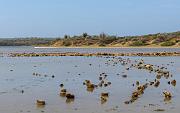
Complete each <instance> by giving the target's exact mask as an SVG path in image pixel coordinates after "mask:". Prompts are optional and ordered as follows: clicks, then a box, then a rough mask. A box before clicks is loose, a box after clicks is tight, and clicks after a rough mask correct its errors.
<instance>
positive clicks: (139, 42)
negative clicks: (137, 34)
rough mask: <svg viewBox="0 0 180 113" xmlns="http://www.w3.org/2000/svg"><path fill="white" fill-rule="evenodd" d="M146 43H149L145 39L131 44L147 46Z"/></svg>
mask: <svg viewBox="0 0 180 113" xmlns="http://www.w3.org/2000/svg"><path fill="white" fill-rule="evenodd" d="M145 45H147V44H146V43H145V42H143V41H135V42H133V43H132V44H130V46H145Z"/></svg>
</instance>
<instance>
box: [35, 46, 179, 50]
mask: <svg viewBox="0 0 180 113" xmlns="http://www.w3.org/2000/svg"><path fill="white" fill-rule="evenodd" d="M34 48H35V49H57V48H72V49H73V48H77V49H78V48H79V49H81V48H82V49H83V48H90V49H91V48H97V49H98V48H105V49H106V48H107V49H108V48H112V49H113V48H138V49H140V48H179V49H180V47H177V46H168V47H167V46H166V47H162V46H157V47H153V46H141V47H136V46H134V47H92V46H83V47H81V46H79V47H72V46H71V47H70V46H69V47H66V46H61V47H48V46H42V47H41V46H35V47H34Z"/></svg>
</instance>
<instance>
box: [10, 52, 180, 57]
mask: <svg viewBox="0 0 180 113" xmlns="http://www.w3.org/2000/svg"><path fill="white" fill-rule="evenodd" d="M8 56H10V57H43V56H153V57H154V56H180V52H147V53H146V52H145V53H144V52H138V53H107V52H98V53H78V52H65V53H60V52H58V53H57V52H53V53H34V52H33V53H10V54H8Z"/></svg>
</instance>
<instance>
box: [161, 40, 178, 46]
mask: <svg viewBox="0 0 180 113" xmlns="http://www.w3.org/2000/svg"><path fill="white" fill-rule="evenodd" d="M175 44H176V43H175V42H172V41H167V42H163V43H162V44H161V46H173V45H175Z"/></svg>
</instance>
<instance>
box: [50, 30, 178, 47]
mask: <svg viewBox="0 0 180 113" xmlns="http://www.w3.org/2000/svg"><path fill="white" fill-rule="evenodd" d="M49 46H54V47H62V46H66V47H86V46H87V47H136V46H147V47H148V46H150V47H152V46H153V47H163V46H172V47H180V32H173V33H157V34H149V35H142V36H126V37H117V36H109V35H106V34H104V33H102V34H100V35H94V36H90V35H88V34H87V33H83V34H82V35H81V36H73V37H70V36H68V35H65V36H64V38H58V39H56V40H53V41H52V42H51V45H49Z"/></svg>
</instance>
